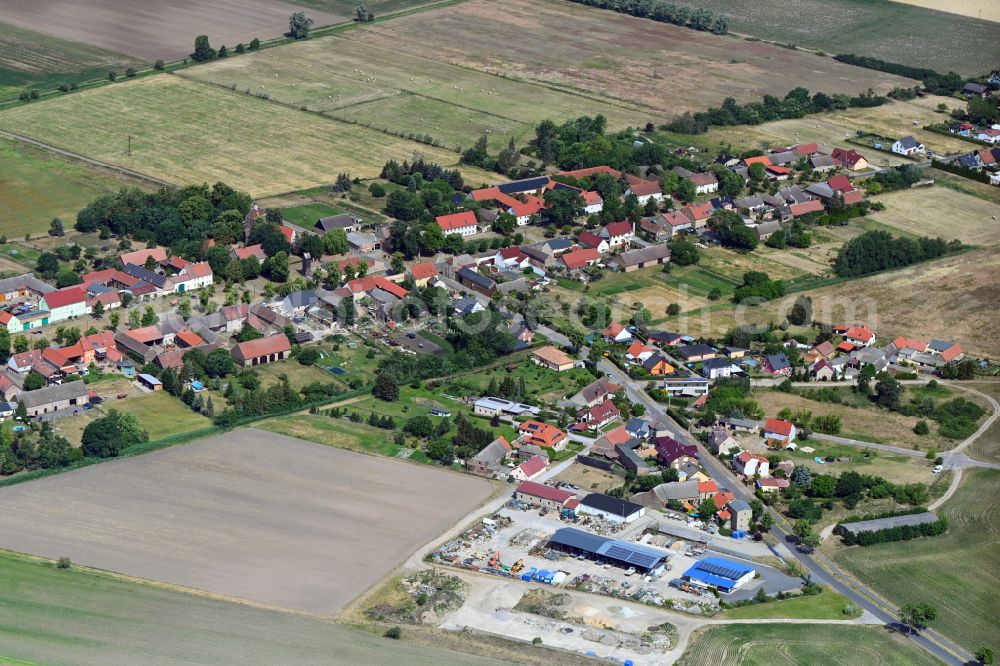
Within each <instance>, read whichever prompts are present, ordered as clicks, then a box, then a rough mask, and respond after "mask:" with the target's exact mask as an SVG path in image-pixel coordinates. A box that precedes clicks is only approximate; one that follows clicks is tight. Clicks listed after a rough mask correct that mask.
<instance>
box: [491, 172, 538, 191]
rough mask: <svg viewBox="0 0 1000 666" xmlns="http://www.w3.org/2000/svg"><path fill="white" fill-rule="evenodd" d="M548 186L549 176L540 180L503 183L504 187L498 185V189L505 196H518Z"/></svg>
mask: <svg viewBox="0 0 1000 666" xmlns="http://www.w3.org/2000/svg"><path fill="white" fill-rule="evenodd" d="M548 184H549V177H548V176H539V177H538V178H526V179H525V180H515V181H514V182H512V183H503V184H502V185H497V189H498V190H500V191H501V192H503V193H504V194H517V193H519V192H530V191H531V190H540V189H541V188H543V187H545V186H546V185H548Z"/></svg>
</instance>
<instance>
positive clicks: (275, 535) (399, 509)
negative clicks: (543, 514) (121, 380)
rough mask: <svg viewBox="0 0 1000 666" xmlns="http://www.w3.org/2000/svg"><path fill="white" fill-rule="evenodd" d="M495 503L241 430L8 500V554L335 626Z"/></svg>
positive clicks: (449, 483) (22, 488) (0, 525)
mask: <svg viewBox="0 0 1000 666" xmlns="http://www.w3.org/2000/svg"><path fill="white" fill-rule="evenodd" d="M490 491H491V486H490V485H489V484H488V483H486V482H484V481H481V480H479V479H475V478H472V477H470V476H462V475H458V474H449V473H446V472H443V471H439V470H435V469H433V468H423V467H420V466H418V465H414V464H408V463H404V462H400V461H393V460H387V459H383V458H377V457H374V456H365V455H359V454H355V453H351V452H349V451H344V450H341V449H336V448H331V447H324V446H320V445H317V444H311V443H308V442H303V441H301V440H298V439H293V438H291V437H285V436H283V435H275V434H271V433H265V432H263V431H260V430H253V429H248V430H238V431H235V432H231V433H228V434H225V435H220V436H217V437H212V438H209V439H205V440H201V441H198V442H195V443H192V444H187V445H183V446H177V447H173V448H170V449H165V450H163V451H158V452H155V453H150V454H147V455H144V456H139V457H136V458H129V459H126V460H121V461H114V462H108V463H104V464H101V465H95V466H92V467H87V468H84V469H82V470H78V471H75V472H70V473H67V474H62V475H59V476H55V477H49V478H46V479H41V480H38V481H34V482H31V483H25V484H21V485H17V486H12V487H9V488H4V489H3V490H2V491H0V505H2V506H3V507H4V511H3V512H2V515H0V547H2V548H7V549H10V550H15V551H20V552H25V553H31V554H35V555H41V556H44V557H51V558H57V557H61V556H68V557H70V558H71V559H72V560H73V561H74V562H78V563H80V564H85V565H89V566H93V567H98V568H102V569H108V570H111V571H117V572H120V573H124V574H128V575H131V576H137V577H140V578H147V579H151V580H158V581H163V582H167V583H174V584H179V585H184V586H189V587H194V588H198V589H201V590H205V591H209V592H214V593H218V594H221V595H226V596H231V597H238V598H243V599H248V600H250V601H255V602H259V603H262V604H266V605H270V606H277V607H282V608H289V609H295V610H301V611H306V612H310V613H317V614H321V615H333V614H334V613H335V612H336V611H337V610H339V609H340V608H341V607H342V606H343V605H345V604H346V603H348V602H349V601H350V600H351V599H353V598H354V597H356V596H357V595H359V594H360V593H361V592H363V591H364V590H365V589H367V588H368V587H369V586H370V585H371V584H372V583H374V582H376V581H377V580H379V579H380V578H382V577H383V576H384V575H385V574H386V573H387V572H388V571H390V570H391V569H392V568H393V567H395V566H396V565H398V564H399V563H400V562H402V561H403V560H404V559H405V558H406V556H407V555H408V554H409V553H410V552H412V551H413V550H414V549H415V548H416V547H417V546H419V545H420V544H424V543H426V542H427V541H428V540H430V539H432V538H434V537H435V536H437V535H438V534H440V533H441V532H443V531H444V530H445V529H446V528H448V527H449V526H451V525H452V524H453V523H454V522H455V521H456V520H457V519H458V518H459V517H460V516H462V515H464V514H466V513H467V512H468V511H470V510H471V509H472V508H473V507H474V506H476V505H477V504H479V503H480V502H481V501H482V500H484V499H485V498H486V497H487V496H488V495H489V493H490Z"/></svg>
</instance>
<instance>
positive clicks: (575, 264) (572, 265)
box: [559, 248, 601, 274]
mask: <svg viewBox="0 0 1000 666" xmlns="http://www.w3.org/2000/svg"><path fill="white" fill-rule="evenodd" d="M600 260H601V255H600V253H599V252H598V251H597V250H596V249H593V248H584V249H581V250H573V251H571V252H567V253H565V254H563V255H561V256H560V257H559V261H560V262H561V263H562V265H563V266H564V267H565V268H566V270H567V271H568V272H569V273H570V274H576V273H579V272H580V271H581V270H582V269H584V268H585V267H587V266H593V265H594V264H596V263H597V262H598V261H600Z"/></svg>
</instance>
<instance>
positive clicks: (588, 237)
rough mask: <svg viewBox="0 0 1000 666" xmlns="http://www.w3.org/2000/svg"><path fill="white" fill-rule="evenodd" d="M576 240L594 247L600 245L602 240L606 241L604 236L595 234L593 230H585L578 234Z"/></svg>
mask: <svg viewBox="0 0 1000 666" xmlns="http://www.w3.org/2000/svg"><path fill="white" fill-rule="evenodd" d="M576 242H577V243H579V244H580V245H584V246H587V247H591V248H594V247H597V246H599V245H600V244H601V243H602V242H605V241H604V239H603V238H601V237H600V236H598V235H597V234H595V233H594V232H593V231H584V232H583V233H581V234H580V235H579V236H577V238H576Z"/></svg>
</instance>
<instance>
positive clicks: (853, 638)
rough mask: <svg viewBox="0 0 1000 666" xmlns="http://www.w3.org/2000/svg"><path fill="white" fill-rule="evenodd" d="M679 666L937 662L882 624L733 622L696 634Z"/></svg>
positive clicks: (928, 665)
mask: <svg viewBox="0 0 1000 666" xmlns="http://www.w3.org/2000/svg"><path fill="white" fill-rule="evenodd" d="M677 663H678V665H679V666H742V665H744V664H767V665H768V666H785V665H786V664H787V665H789V666H791V665H792V664H828V663H837V664H838V665H839V666H871V665H872V664H878V666H932V665H933V664H938V663H939V662H938V661H937V659H935V658H934V657H932V656H930V655H929V654H927V653H926V652H924V651H923V650H921V649H920V648H919V647H916V646H915V645H913V644H912V643H911V642H908V641H907V640H906V639H905V638H903V637H902V636H899V635H895V634H891V633H889V631H888V630H887V629H885V628H882V627H866V626H842V625H835V624H834V625H831V624H731V625H726V626H722V627H713V628H711V629H709V630H708V631H706V632H705V633H703V634H701V635H700V636H698V637H697V638H696V639H695V640H694V641H693V642H692V643H691V644H690V645H689V646H688V649H687V651H685V652H684V654H683V655H682V656H681V658H680V660H679V661H678V662H677Z"/></svg>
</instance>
